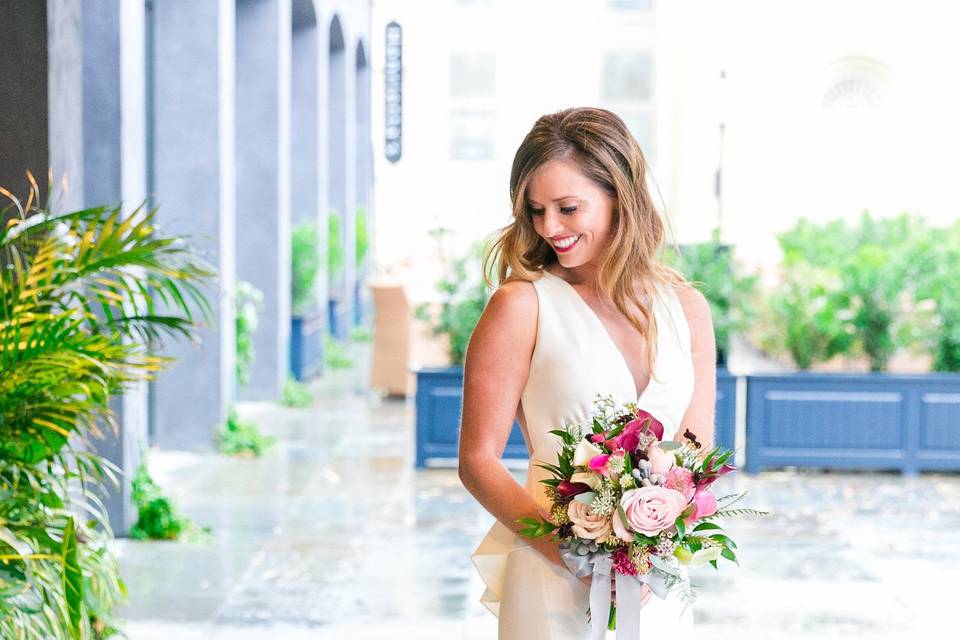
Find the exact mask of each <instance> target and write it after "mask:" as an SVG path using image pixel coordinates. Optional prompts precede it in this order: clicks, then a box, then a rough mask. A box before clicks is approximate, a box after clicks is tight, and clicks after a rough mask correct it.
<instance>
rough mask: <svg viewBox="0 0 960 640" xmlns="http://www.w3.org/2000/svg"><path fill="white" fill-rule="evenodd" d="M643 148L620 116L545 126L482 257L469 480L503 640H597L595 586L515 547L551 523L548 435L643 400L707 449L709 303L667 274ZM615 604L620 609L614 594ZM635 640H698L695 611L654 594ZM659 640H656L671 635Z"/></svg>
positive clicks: (545, 549)
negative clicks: (486, 289) (545, 465)
mask: <svg viewBox="0 0 960 640" xmlns="http://www.w3.org/2000/svg"><path fill="white" fill-rule="evenodd" d="M645 178H646V164H645V160H644V157H643V154H642V152H641V150H640V148H639V146H638V145H637V142H636V140H634V138H633V137H632V136H631V134H630V132H629V130H628V129H627V127H626V125H625V124H624V123H623V121H622V120H621V119H620V118H619V117H618V116H617V115H616V114H614V113H612V112H610V111H607V110H604V109H595V108H577V109H567V110H564V111H560V112H558V113H553V114H548V115H545V116H543V117H541V118H540V119H539V120H537V122H536V124H535V125H534V127H533V129H532V130H531V131H530V133H528V134H527V136H526V137H525V138H524V140H523V142H522V144H521V145H520V148H519V149H518V150H517V153H516V156H515V158H514V162H513V168H512V172H511V176H510V197H511V200H512V203H513V219H512V220H511V222H510V224H508V225H507V226H506V227H504V228H502V229H500V231H499V234H498V237H497V239H496V241H495V242H494V243H493V244H492V245H491V249H490V251H489V253H488V254H487V256H486V257H485V266H484V272H485V273H489V272H490V271H488V268H489V266H490V264H491V262H494V263H495V264H494V265H493V266H495V268H496V271H497V272H498V274H499V282H500V285H499V288H498V289H497V290H496V291H495V292H494V294H493V296H492V297H491V299H490V301H489V303H488V304H487V307H486V309H485V310H484V312H483V315H482V317H481V318H480V321H479V322H478V324H477V326H476V329H475V330H474V332H473V336H472V337H471V340H470V343H469V345H468V348H467V353H466V359H465V362H464V383H463V414H462V422H461V432H460V451H459V459H460V463H459V474H460V478H461V480H462V482H463V484H464V486H465V487H466V488H467V489H468V490H469V491H470V492H471V493H472V494H473V495H474V496H475V497H476V499H477V500H478V501H479V502H480V504H482V505H483V506H484V508H486V509H487V510H488V511H489V512H490V513H491V514H492V515H493V516H494V517H495V518H496V520H497V521H496V522H495V523H494V525H493V527H492V528H491V529H490V531H489V533H488V534H487V535H486V537H485V538H484V539H483V541H482V542H481V543H480V546H479V547H478V548H477V550H476V552H475V553H474V554H473V561H474V564H475V565H476V567H477V569H478V571H479V572H480V575H481V577H482V578H483V580H484V582H485V584H486V587H487V588H486V593H485V594H484V596H483V599H482V601H483V603H484V604H485V605H486V606H487V607H488V608H489V609H490V610H491V611H492V612H493V613H494V615H497V616H498V618H499V637H500V638H501V640H540V639H543V640H581V639H584V638H589V637H590V627H589V624H588V622H587V617H586V610H587V606H588V595H589V577H588V578H585V579H583V580H580V579H577V578H576V577H574V576H573V574H571V573H570V572H569V571H568V569H567V568H566V566H565V565H564V564H563V562H562V560H561V559H560V554H559V548H558V544H557V543H556V542H551V541H550V540H549V539H548V538H549V536H546V537H543V538H538V539H536V540H530V539H528V538H524V537H522V536H520V535H519V534H518V533H517V532H518V531H519V530H520V528H521V525H519V524H518V520H519V519H520V518H524V517H549V511H548V510H549V508H550V505H551V503H550V500H549V498H548V497H547V495H546V494H545V493H544V491H543V489H544V485H543V484H541V483H540V482H539V481H540V480H541V479H543V478H544V477H546V473H547V472H545V471H543V470H542V469H540V468H539V467H537V466H536V463H537V462H541V461H549V462H555V461H556V454H557V451H558V447H559V441H558V439H557V438H556V437H555V436H553V435H551V434H549V433H548V432H549V431H550V430H551V429H556V428H558V427H559V426H561V425H562V424H565V423H570V422H574V423H581V422H584V421H585V420H586V418H587V416H589V415H590V413H592V411H593V410H594V405H593V401H594V398H595V396H596V394H597V393H601V394H604V395H606V394H612V395H613V397H614V399H615V401H616V402H617V403H623V402H626V401H634V402H636V403H637V404H638V405H639V406H640V407H641V408H643V409H646V410H647V411H649V412H650V413H652V414H653V415H654V416H655V417H657V418H658V419H659V420H660V421H661V422H662V423H663V425H664V436H663V438H664V440H667V439H671V438H672V439H675V440H680V439H681V438H682V437H683V434H684V432H685V431H686V430H688V429H689V430H690V431H691V432H692V433H693V434H695V435H696V438H697V440H698V441H699V442H700V443H702V445H703V446H704V447H708V448H709V447H712V446H713V435H714V434H713V425H714V404H715V402H716V345H715V338H714V332H713V324H712V320H711V316H710V309H709V306H708V304H707V301H706V299H705V298H704V297H703V295H702V294H701V293H700V292H699V291H698V290H697V289H695V288H693V287H692V286H690V285H689V283H687V282H686V281H685V279H684V278H683V276H681V275H680V274H679V273H677V272H676V271H675V270H673V269H670V268H669V267H667V266H665V265H663V264H661V263H659V262H658V261H657V256H656V253H657V251H658V249H659V248H660V247H661V245H662V244H663V241H664V223H663V220H662V219H661V218H660V215H659V213H658V212H657V210H656V209H655V208H654V206H653V204H652V201H651V198H650V194H649V193H648V190H647V187H646V182H645ZM514 419H517V420H519V421H520V424H521V427H522V428H523V433H524V438H525V440H526V444H527V449H528V451H529V452H530V464H529V468H528V471H527V478H526V482H525V485H524V486H521V485H520V484H519V483H517V481H516V480H515V479H514V477H513V476H512V475H511V474H510V472H509V471H508V470H507V469H506V468H505V467H504V466H503V464H502V463H501V461H500V458H501V455H502V453H503V449H504V446H505V444H506V441H507V438H508V436H509V433H510V429H511V427H512V425H513V422H514ZM614 595H615V594H614ZM641 604H642V606H643V610H642V612H641V616H640V617H641V633H642V634H643V635H644V636H646V635H647V633H656V632H660V633H670V634H671V635H670V636H669V637H671V638H674V639H677V638H692V637H693V609H692V608H691V607H689V606H685V603H683V602H682V601H681V599H680V597H679V595H678V594H677V590H673V591H671V593H670V595H668V597H667V598H666V599H663V600H662V599H660V598H657V597H654V596H653V595H652V594H651V593H650V592H649V590H648V589H647V588H646V587H644V592H643V599H642V600H641ZM661 637H662V636H661Z"/></svg>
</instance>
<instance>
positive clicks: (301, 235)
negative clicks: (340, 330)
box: [290, 221, 324, 380]
mask: <svg viewBox="0 0 960 640" xmlns="http://www.w3.org/2000/svg"><path fill="white" fill-rule="evenodd" d="M292 233H293V236H292V239H291V247H290V261H291V273H290V306H291V313H290V372H291V373H292V374H293V377H294V378H295V379H297V380H305V379H307V378H309V377H312V376H316V375H320V374H322V373H323V336H324V326H323V312H322V311H321V310H320V309H319V308H318V305H317V296H316V283H317V276H318V275H319V274H320V264H321V263H320V259H321V255H320V233H319V230H318V228H317V224H316V223H315V222H311V221H305V222H300V223H298V224H296V225H294V227H293V230H292Z"/></svg>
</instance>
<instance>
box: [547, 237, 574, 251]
mask: <svg viewBox="0 0 960 640" xmlns="http://www.w3.org/2000/svg"><path fill="white" fill-rule="evenodd" d="M578 242H580V236H579V235H576V236H571V237H570V238H564V239H563V240H560V241H556V240H555V241H554V242H553V248H554V249H555V250H556V251H557V253H566V252H567V251H570V250H571V249H573V248H574V247H575V246H577V243H578Z"/></svg>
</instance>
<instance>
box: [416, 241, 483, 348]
mask: <svg viewBox="0 0 960 640" xmlns="http://www.w3.org/2000/svg"><path fill="white" fill-rule="evenodd" d="M480 248H481V243H474V244H473V245H472V246H471V247H470V250H469V251H468V252H467V253H466V255H464V256H460V257H458V258H455V259H454V260H453V261H452V263H451V265H450V267H449V270H448V273H447V274H446V275H445V276H444V277H443V278H441V279H440V280H439V281H438V282H437V284H436V287H437V290H438V291H440V293H441V294H442V296H443V298H442V301H441V307H440V312H439V314H438V315H437V316H436V317H433V316H432V315H431V314H430V305H429V304H428V303H421V304H419V305H417V306H416V308H415V309H414V315H415V317H416V318H418V319H420V320H423V321H425V322H429V323H431V325H432V331H433V334H434V335H442V334H445V335H447V337H448V338H449V340H450V343H449V355H450V362H451V364H454V365H462V364H463V360H464V357H465V356H466V351H467V345H468V343H469V342H470V336H471V335H472V334H473V330H474V328H476V326H477V322H479V320H480V316H481V315H482V314H483V310H484V308H485V307H486V305H487V301H488V300H489V299H490V293H489V292H488V291H487V286H486V283H485V282H484V280H483V276H482V271H481V269H480V265H481V256H480Z"/></svg>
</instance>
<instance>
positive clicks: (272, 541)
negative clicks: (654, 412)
mask: <svg viewBox="0 0 960 640" xmlns="http://www.w3.org/2000/svg"><path fill="white" fill-rule="evenodd" d="M355 348H356V350H357V356H358V361H359V362H360V363H361V366H358V367H357V368H355V369H353V370H348V371H336V372H330V373H329V374H328V375H327V376H325V377H324V379H323V380H320V381H318V382H317V383H315V385H314V389H315V391H316V395H317V402H316V404H315V406H314V407H313V408H311V409H287V408H283V407H279V406H276V405H271V404H265V403H250V404H243V405H241V406H240V413H241V415H243V416H244V417H251V418H253V419H255V420H257V421H258V423H259V424H260V426H261V429H262V430H263V431H264V432H267V433H270V434H272V435H275V436H277V437H278V440H279V442H278V444H277V445H276V447H275V448H274V450H273V451H271V452H270V453H269V454H268V455H267V456H265V457H264V458H262V459H259V460H250V459H233V458H227V457H224V456H219V455H216V454H208V455H199V454H188V453H180V452H169V451H162V450H153V451H152V452H151V453H150V459H149V462H150V468H151V472H152V473H153V475H154V478H155V479H156V480H157V481H158V482H159V483H160V485H161V486H162V487H163V488H164V489H165V491H166V492H167V493H168V495H170V496H171V497H172V498H173V499H174V500H175V502H176V504H177V505H178V507H179V508H180V510H181V511H182V513H184V514H185V515H186V516H188V517H190V518H192V519H193V520H194V521H196V522H197V523H199V524H201V525H209V526H211V527H212V529H213V533H212V536H211V538H210V540H209V541H207V542H192V543H176V542H138V541H133V540H118V541H116V546H115V549H116V552H117V554H118V555H119V556H120V562H121V572H122V575H123V578H124V580H125V581H126V582H127V586H128V589H129V592H130V599H129V603H128V605H127V606H126V607H125V609H124V610H123V612H122V615H123V617H124V618H125V619H126V620H127V626H126V629H127V632H128V634H129V636H130V637H131V638H132V639H133V640H178V639H184V640H187V639H194V638H196V639H200V638H203V639H204V640H213V639H216V640H220V639H226V638H230V639H231V640H245V639H248V638H250V639H253V638H257V639H260V638H270V639H271V640H287V639H290V640H299V639H301V638H302V639H307V638H309V639H311V640H312V639H321V638H322V639H327V638H330V639H333V638H336V639H341V638H344V639H353V638H392V639H405V638H418V639H421V638H422V639H431V638H444V639H449V638H470V639H473V638H476V639H481V638H496V619H495V618H494V617H493V616H492V615H491V614H490V613H488V612H487V611H486V609H484V608H483V607H482V605H480V603H479V598H480V594H481V592H482V590H483V585H482V583H481V582H480V580H479V578H478V577H477V576H476V573H475V572H474V570H473V567H472V565H471V563H470V559H469V555H470V553H471V552H472V550H473V549H474V547H475V546H476V545H477V543H478V542H479V541H480V539H481V538H482V536H483V535H484V533H485V532H486V530H487V529H488V528H489V526H490V524H491V522H492V519H491V517H490V516H489V515H488V514H487V513H486V512H485V511H484V510H483V509H482V508H481V507H480V506H479V505H478V504H477V503H476V502H475V501H474V500H473V499H472V497H471V496H470V495H469V494H468V493H467V492H466V491H465V490H464V489H463V488H462V487H461V486H460V483H459V480H458V479H457V474H456V471H455V470H453V469H429V470H424V471H415V470H414V469H413V463H412V460H413V447H414V434H413V420H414V413H413V400H412V398H411V399H409V400H407V401H402V400H400V401H397V400H383V399H381V398H380V397H379V396H378V395H376V394H373V393H370V392H369V391H368V390H367V389H366V386H365V380H366V378H367V368H366V366H363V363H365V362H366V355H367V349H368V345H366V344H361V345H358V346H357V347H355ZM515 473H516V475H517V478H518V480H521V481H522V472H519V471H517V472H515ZM717 487H718V490H721V492H722V493H734V492H738V491H742V490H745V489H746V490H748V491H749V493H748V495H747V497H746V498H745V499H744V500H743V501H741V503H740V504H741V505H746V506H751V507H754V508H757V509H762V510H768V511H771V512H773V515H772V516H770V517H768V518H744V519H739V520H729V521H727V522H726V523H725V527H726V529H727V530H728V532H729V533H730V535H731V536H732V537H733V538H734V539H735V540H736V541H737V543H738V545H739V552H738V555H739V557H740V566H739V567H737V566H736V565H733V564H732V563H729V562H727V561H725V560H724V561H722V562H721V564H720V571H715V570H714V569H713V568H712V567H709V566H707V567H705V568H701V569H697V570H693V571H691V575H692V578H693V582H694V585H695V587H696V588H697V590H698V600H697V602H696V604H695V605H694V616H695V620H696V626H697V630H698V632H700V633H705V634H710V636H709V637H712V638H716V639H718V640H722V639H724V638H738V639H751V640H753V639H757V640H759V639H761V638H763V639H771V640H779V639H790V640H792V639H801V638H802V639H810V640H812V639H815V638H816V639H819V638H870V639H871V640H887V639H890V640H892V639H893V638H902V637H908V638H924V637H933V636H934V634H937V635H936V637H938V638H946V637H954V634H955V633H956V631H949V629H951V628H953V627H954V625H953V624H952V607H953V606H956V601H957V600H956V592H955V589H957V588H958V582H960V534H958V531H960V474H921V475H919V476H916V477H911V478H905V477H901V476H900V475H898V474H895V473H875V472H864V473H851V472H844V473H839V472H837V473H834V472H828V473H825V472H817V471H807V470H802V469H801V470H784V471H767V472H763V473H761V474H757V475H753V476H748V475H746V474H745V473H738V474H734V475H733V477H730V476H728V477H726V478H724V479H722V480H721V481H720V482H718V484H717Z"/></svg>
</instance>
